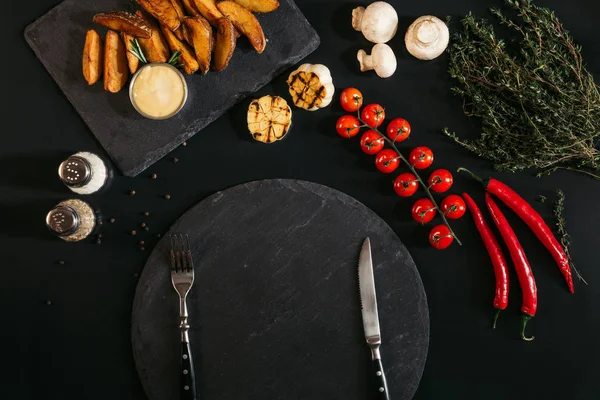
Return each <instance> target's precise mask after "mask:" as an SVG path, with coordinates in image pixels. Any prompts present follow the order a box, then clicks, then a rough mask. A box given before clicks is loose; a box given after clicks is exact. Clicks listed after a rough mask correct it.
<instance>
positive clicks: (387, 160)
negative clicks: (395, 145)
mask: <svg viewBox="0 0 600 400" xmlns="http://www.w3.org/2000/svg"><path fill="white" fill-rule="evenodd" d="M399 165H400V158H398V153H396V152H395V151H394V150H392V149H385V150H381V151H380V152H379V154H377V157H375V166H376V167H377V169H378V170H379V171H381V172H383V173H384V174H389V173H392V172H394V171H395V170H396V168H398V166H399Z"/></svg>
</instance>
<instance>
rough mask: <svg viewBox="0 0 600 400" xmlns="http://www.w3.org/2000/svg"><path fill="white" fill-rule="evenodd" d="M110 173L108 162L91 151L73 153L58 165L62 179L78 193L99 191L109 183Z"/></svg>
mask: <svg viewBox="0 0 600 400" xmlns="http://www.w3.org/2000/svg"><path fill="white" fill-rule="evenodd" d="M109 175H110V174H109V170H108V167H107V166H106V163H105V162H104V161H103V160H102V159H101V158H100V157H98V156H97V155H96V154H94V153H89V152H79V153H76V154H73V155H72V156H70V157H69V158H67V159H66V160H65V161H63V162H62V163H61V164H60V166H59V167H58V176H59V178H60V180H61V181H62V182H63V183H64V184H65V186H67V187H68V188H69V189H71V191H73V192H75V193H77V194H92V193H96V192H98V191H99V190H100V189H102V188H103V187H104V186H105V185H106V184H107V183H108V178H109Z"/></svg>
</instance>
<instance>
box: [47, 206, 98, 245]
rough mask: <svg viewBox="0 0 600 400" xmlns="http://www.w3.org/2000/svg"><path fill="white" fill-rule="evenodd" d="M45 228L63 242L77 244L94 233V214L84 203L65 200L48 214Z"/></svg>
mask: <svg viewBox="0 0 600 400" xmlns="http://www.w3.org/2000/svg"><path fill="white" fill-rule="evenodd" d="M46 226H47V227H48V229H50V231H51V232H52V233H54V234H55V235H56V236H58V237H59V238H61V239H62V240H64V241H67V242H79V241H81V240H84V239H85V238H87V237H89V236H90V235H91V234H92V232H93V231H94V228H95V227H96V214H95V213H94V210H93V209H92V207H91V206H90V205H89V204H88V203H86V202H85V201H82V200H78V199H72V200H65V201H63V202H61V203H59V204H58V205H57V206H56V207H54V208H53V209H52V210H51V211H50V212H49V213H48V215H47V216H46Z"/></svg>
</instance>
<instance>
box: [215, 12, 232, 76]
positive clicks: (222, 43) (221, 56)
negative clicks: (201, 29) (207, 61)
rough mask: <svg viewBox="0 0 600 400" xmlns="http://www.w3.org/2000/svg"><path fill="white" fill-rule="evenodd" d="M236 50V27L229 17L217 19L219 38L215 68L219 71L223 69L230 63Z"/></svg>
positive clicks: (216, 44) (216, 45)
mask: <svg viewBox="0 0 600 400" xmlns="http://www.w3.org/2000/svg"><path fill="white" fill-rule="evenodd" d="M234 50H235V28H234V26H233V23H232V22H231V20H230V19H229V18H227V17H223V18H219V19H218V20H217V40H216V43H215V54H214V60H215V61H214V64H213V69H214V70H215V71H217V72H220V71H223V70H224V69H225V68H227V66H228V65H229V60H231V57H233V52H234Z"/></svg>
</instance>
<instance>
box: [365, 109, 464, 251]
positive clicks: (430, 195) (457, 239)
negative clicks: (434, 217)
mask: <svg viewBox="0 0 600 400" xmlns="http://www.w3.org/2000/svg"><path fill="white" fill-rule="evenodd" d="M357 113H358V120H359V121H360V122H361V123H362V124H363V126H364V127H367V128H369V129H372V130H374V131H375V132H377V133H378V134H379V135H380V136H381V137H382V138H383V139H384V140H385V141H386V142H387V144H389V145H390V146H391V147H392V149H393V150H394V151H395V152H396V153H397V154H398V158H400V160H402V161H403V162H404V163H405V164H406V165H407V166H408V168H409V169H410V172H412V174H413V175H414V176H415V177H416V178H417V181H418V182H419V184H420V185H421V186H422V187H423V189H424V190H425V193H427V196H428V197H429V200H431V201H432V203H433V205H434V206H435V209H436V210H437V212H438V213H439V214H440V217H442V221H443V222H444V225H446V226H447V227H448V229H449V230H450V234H451V235H452V237H453V238H454V239H456V243H458V244H459V246H462V242H461V241H460V239H459V238H458V236H456V233H454V231H453V230H452V227H451V226H450V223H449V222H448V219H446V215H445V214H444V213H443V212H442V209H441V208H440V206H439V205H438V203H437V201H435V198H434V197H433V195H432V194H431V190H430V189H429V186H427V185H425V181H423V179H422V178H421V175H419V173H418V172H417V170H416V168H415V167H413V166H412V165H411V164H410V163H409V162H408V160H407V159H406V157H404V155H402V153H401V152H400V150H398V148H397V147H396V143H395V142H394V141H393V140H391V139H390V138H388V137H387V136H386V135H384V134H383V133H381V132H380V131H379V128H377V127H372V126H369V125H368V124H367V123H366V122H365V121H363V120H362V118H361V117H360V108H359V109H358V111H357Z"/></svg>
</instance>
